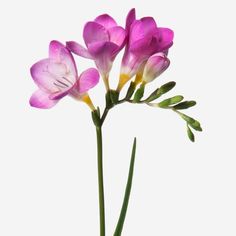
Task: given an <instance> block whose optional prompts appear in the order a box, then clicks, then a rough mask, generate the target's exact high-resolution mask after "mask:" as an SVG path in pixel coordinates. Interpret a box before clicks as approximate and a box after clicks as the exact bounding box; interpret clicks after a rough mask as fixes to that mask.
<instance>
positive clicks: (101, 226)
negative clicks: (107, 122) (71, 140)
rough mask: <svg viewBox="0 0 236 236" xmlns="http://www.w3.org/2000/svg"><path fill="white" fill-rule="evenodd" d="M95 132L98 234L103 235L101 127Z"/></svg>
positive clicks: (103, 205)
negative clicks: (98, 214) (98, 215)
mask: <svg viewBox="0 0 236 236" xmlns="http://www.w3.org/2000/svg"><path fill="white" fill-rule="evenodd" d="M96 132H97V163H98V191H99V213H100V236H105V202H104V187H103V163H102V127H101V126H97V127H96Z"/></svg>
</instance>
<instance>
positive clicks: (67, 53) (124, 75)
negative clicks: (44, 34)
mask: <svg viewBox="0 0 236 236" xmlns="http://www.w3.org/2000/svg"><path fill="white" fill-rule="evenodd" d="M83 38H84V42H85V45H86V46H85V47H84V46H82V45H81V44H79V43H77V42H75V41H68V42H66V44H65V45H64V44H62V43H60V42H58V41H52V42H51V43H50V45H49V56H48V58H46V59H43V60H40V61H39V62H37V63H36V64H34V65H33V66H32V67H31V76H32V78H33V80H34V81H35V83H36V84H37V86H38V88H39V89H38V90H37V91H36V92H35V93H34V94H33V95H32V96H31V98H30V104H31V106H33V107H37V108H51V107H53V106H54V105H55V104H56V103H57V102H58V101H59V100H60V99H61V98H63V97H64V96H66V95H70V96H72V97H73V98H75V99H77V100H80V101H83V102H85V103H86V104H87V105H88V106H89V107H90V108H91V110H92V111H96V109H95V107H94V105H93V102H92V101H91V99H90V97H89V95H88V91H89V90H90V89H91V88H93V87H94V86H95V85H97V83H98V82H99V75H101V77H102V80H103V81H104V84H105V88H106V91H107V93H106V102H107V103H106V109H105V115H106V113H107V110H109V109H110V108H112V107H113V106H114V105H117V104H120V103H122V102H132V103H145V104H147V105H149V106H152V107H161V108H165V109H166V108H168V109H172V110H174V111H176V112H177V113H178V114H179V115H180V116H181V117H182V118H183V119H184V120H185V121H186V122H187V128H188V134H189V137H190V139H191V140H192V141H193V140H194V136H193V134H192V132H191V129H190V127H192V128H193V129H195V130H198V131H200V130H201V127H200V124H199V122H197V121H196V120H195V119H193V118H191V117H188V116H186V115H184V114H183V113H181V112H180V111H179V110H181V109H186V108H189V107H191V106H193V105H195V102H194V101H184V102H182V103H180V102H181V101H182V100H183V97H182V96H175V97H172V98H169V99H166V100H164V101H162V102H159V103H152V101H154V100H155V99H157V98H159V97H160V96H162V95H163V94H165V93H166V92H168V91H169V90H170V89H172V88H173V87H174V85H175V83H174V82H170V83H167V84H165V85H163V86H162V87H160V88H158V89H156V90H155V91H154V92H153V93H152V94H151V95H150V96H148V98H146V99H145V100H141V99H142V97H143V95H144V89H145V86H146V84H147V83H150V82H151V81H153V80H154V79H155V78H157V77H158V76H159V75H160V74H161V73H163V72H164V71H165V70H166V69H167V68H168V67H169V65H170V60H169V59H168V57H167V55H168V51H169V49H170V47H171V46H172V45H173V38H174V33H173V31H172V30H171V29H169V28H163V27H159V26H157V24H156V22H155V20H154V19H153V18H152V17H143V18H141V19H136V13H135V9H131V10H130V12H129V13H128V15H127V17H126V25H125V27H124V28H123V27H121V26H119V25H118V24H117V22H116V21H115V20H114V19H113V18H112V17H111V16H109V15H107V14H103V15H100V16H98V17H97V18H95V19H94V20H93V21H89V22H87V23H86V24H85V26H84V29H83ZM123 48H124V55H123V58H122V62H121V68H120V75H119V80H118V81H117V87H116V89H111V88H110V85H109V74H110V71H111V68H112V65H113V62H114V60H115V58H116V56H117V55H118V53H119V52H121V50H122V49H123ZM72 53H73V54H76V55H78V56H80V57H83V58H87V59H90V60H93V61H94V62H95V65H96V68H97V69H95V68H89V69H87V70H86V71H84V72H82V73H78V70H77V67H76V63H75V60H74V58H73V55H72ZM133 78H134V80H133V81H131V83H130V86H129V89H128V91H127V94H126V96H125V98H124V99H121V100H119V94H120V91H121V90H122V89H123V87H124V85H125V84H126V83H127V82H128V81H130V80H132V79H133ZM138 85H140V87H139V88H137V86H138ZM133 95H134V97H133V99H131V98H132V96H133ZM177 103H178V104H177ZM105 115H104V116H105ZM95 116H97V120H99V121H98V122H100V123H102V122H103V120H104V118H105V117H104V116H103V117H100V114H98V112H97V114H95ZM186 117H188V118H186Z"/></svg>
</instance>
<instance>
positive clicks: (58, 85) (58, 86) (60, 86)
mask: <svg viewBox="0 0 236 236" xmlns="http://www.w3.org/2000/svg"><path fill="white" fill-rule="evenodd" d="M53 84H54V85H56V86H57V88H59V89H60V88H63V89H64V88H65V86H62V85H60V84H57V83H55V82H54V83H53ZM60 90H61V89H60Z"/></svg>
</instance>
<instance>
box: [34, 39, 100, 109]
mask: <svg viewBox="0 0 236 236" xmlns="http://www.w3.org/2000/svg"><path fill="white" fill-rule="evenodd" d="M30 72H31V76H32V78H33V80H34V82H35V83H36V84H37V86H38V87H39V89H38V90H37V91H36V92H35V93H34V94H33V95H32V96H31V98H30V105H31V106H33V107H37V108H51V107H53V106H54V105H55V104H56V103H57V102H58V101H59V100H60V99H61V98H63V97H64V96H66V95H70V96H72V97H74V98H76V99H82V100H83V99H84V100H86V101H85V102H87V103H88V105H89V106H90V107H91V109H93V105H92V103H91V100H90V99H89V97H88V95H87V92H88V90H89V89H90V88H92V87H94V86H95V85H96V84H97V83H98V81H99V74H98V72H97V70H96V69H94V68H90V69H88V70H86V71H84V72H83V73H82V74H81V75H80V76H78V73H77V68H76V65H75V61H74V58H73V56H72V54H71V53H70V51H69V50H68V49H67V48H66V47H65V46H64V45H63V44H61V43H60V42H58V41H51V43H50V45H49V57H48V58H46V59H43V60H40V61H39V62H37V63H35V64H34V65H33V66H32V67H31V69H30Z"/></svg>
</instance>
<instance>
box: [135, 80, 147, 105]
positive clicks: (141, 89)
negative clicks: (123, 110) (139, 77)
mask: <svg viewBox="0 0 236 236" xmlns="http://www.w3.org/2000/svg"><path fill="white" fill-rule="evenodd" d="M144 88H145V84H141V85H140V87H139V89H138V90H137V91H136V93H135V94H134V99H133V102H134V103H137V102H139V101H140V100H141V98H142V97H143V94H144Z"/></svg>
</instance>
